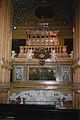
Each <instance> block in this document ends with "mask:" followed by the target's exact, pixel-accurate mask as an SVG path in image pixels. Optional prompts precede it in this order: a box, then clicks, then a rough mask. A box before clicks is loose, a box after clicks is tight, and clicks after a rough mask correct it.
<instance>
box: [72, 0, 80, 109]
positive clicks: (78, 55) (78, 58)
mask: <svg viewBox="0 0 80 120" xmlns="http://www.w3.org/2000/svg"><path fill="white" fill-rule="evenodd" d="M74 8H75V9H74V10H75V11H74V13H75V16H74V26H73V83H74V84H75V85H77V89H78V88H79V87H80V85H79V84H80V0H75V3H74ZM78 101H79V99H78V98H77V95H76V92H75V95H74V103H75V104H74V105H75V106H74V107H75V108H78V106H79V105H78V104H77V102H78Z"/></svg>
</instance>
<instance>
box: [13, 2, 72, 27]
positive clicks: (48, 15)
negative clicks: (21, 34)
mask: <svg viewBox="0 0 80 120" xmlns="http://www.w3.org/2000/svg"><path fill="white" fill-rule="evenodd" d="M43 17H44V18H45V19H47V20H48V21H49V22H51V23H54V25H71V24H72V22H73V0H14V12H13V26H21V25H26V24H27V26H28V25H34V24H35V23H37V22H39V20H40V19H42V18H43ZM55 21H56V24H55Z"/></svg>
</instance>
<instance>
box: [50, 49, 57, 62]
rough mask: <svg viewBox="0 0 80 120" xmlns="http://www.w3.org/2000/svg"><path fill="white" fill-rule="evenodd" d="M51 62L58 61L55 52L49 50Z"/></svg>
mask: <svg viewBox="0 0 80 120" xmlns="http://www.w3.org/2000/svg"><path fill="white" fill-rule="evenodd" d="M51 60H53V61H54V62H56V61H57V60H58V57H57V56H56V53H55V50H51Z"/></svg>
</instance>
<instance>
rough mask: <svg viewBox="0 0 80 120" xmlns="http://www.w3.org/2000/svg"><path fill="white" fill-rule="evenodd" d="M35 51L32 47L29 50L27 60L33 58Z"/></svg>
mask: <svg viewBox="0 0 80 120" xmlns="http://www.w3.org/2000/svg"><path fill="white" fill-rule="evenodd" d="M33 55H34V53H33V52H32V49H30V50H28V52H27V54H26V60H32V57H33Z"/></svg>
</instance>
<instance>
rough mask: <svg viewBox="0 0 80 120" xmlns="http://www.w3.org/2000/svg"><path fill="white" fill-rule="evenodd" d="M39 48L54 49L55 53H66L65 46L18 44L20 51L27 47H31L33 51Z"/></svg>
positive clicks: (25, 49)
mask: <svg viewBox="0 0 80 120" xmlns="http://www.w3.org/2000/svg"><path fill="white" fill-rule="evenodd" d="M39 48H44V49H48V50H55V52H56V53H67V51H66V50H67V49H66V46H53V45H52V46H51V45H50V46H49V45H47V46H44V45H42V46H36V45H29V46H20V53H26V52H27V51H28V50H29V49H32V50H33V51H35V50H36V49H39Z"/></svg>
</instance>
